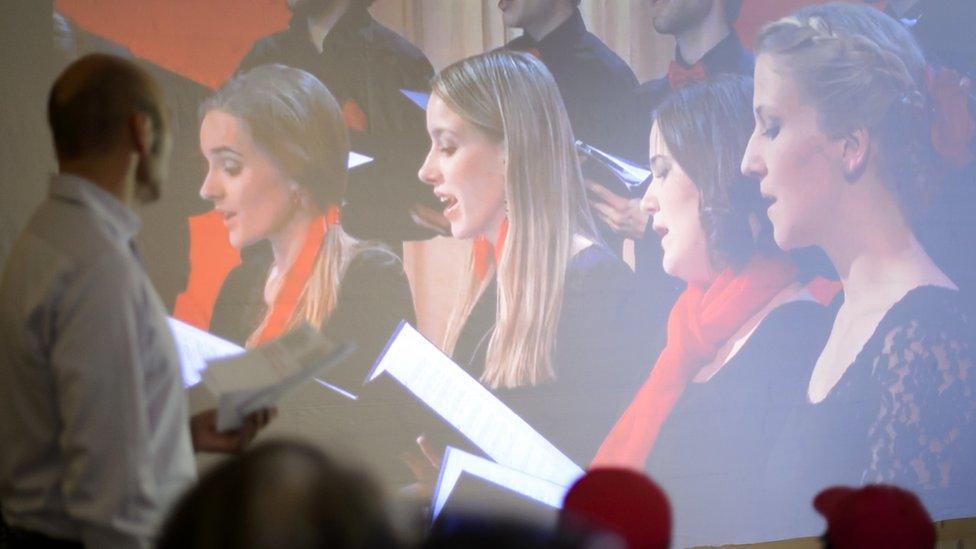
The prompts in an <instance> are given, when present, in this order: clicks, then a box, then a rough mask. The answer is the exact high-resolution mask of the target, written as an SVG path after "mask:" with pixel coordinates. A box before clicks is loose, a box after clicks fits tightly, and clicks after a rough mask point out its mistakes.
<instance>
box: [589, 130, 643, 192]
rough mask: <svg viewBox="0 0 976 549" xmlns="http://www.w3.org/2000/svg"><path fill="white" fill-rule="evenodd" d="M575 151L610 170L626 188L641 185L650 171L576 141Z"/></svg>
mask: <svg viewBox="0 0 976 549" xmlns="http://www.w3.org/2000/svg"><path fill="white" fill-rule="evenodd" d="M576 149H577V150H578V151H580V152H582V153H583V154H585V155H587V156H589V157H590V158H592V159H594V160H596V161H597V162H600V163H602V164H603V165H604V166H606V167H607V168H608V169H610V170H611V171H612V172H613V173H614V175H615V176H617V177H618V178H619V179H620V180H621V181H622V182H623V183H624V184H625V185H627V186H628V187H637V186H640V185H642V184H643V183H644V182H645V181H647V178H649V177H651V171H650V170H648V169H645V168H643V167H641V166H637V165H635V164H632V163H630V162H628V161H626V160H624V159H622V158H619V157H617V156H614V155H612V154H609V153H606V152H603V151H601V150H600V149H598V148H596V147H594V146H592V145H587V144H586V143H584V142H582V141H579V140H577V141H576Z"/></svg>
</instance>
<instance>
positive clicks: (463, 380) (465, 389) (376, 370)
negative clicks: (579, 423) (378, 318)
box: [368, 322, 583, 486]
mask: <svg viewBox="0 0 976 549" xmlns="http://www.w3.org/2000/svg"><path fill="white" fill-rule="evenodd" d="M384 372H385V373H387V374H389V375H391V376H393V378H394V379H396V380H397V381H398V382H400V383H401V384H402V385H403V386H404V387H406V389H407V390H409V391H410V392H411V393H413V394H414V395H415V396H416V397H417V398H418V399H420V400H421V401H422V402H424V403H425V404H426V405H427V406H429V407H430V408H431V409H432V410H434V412H435V413H437V414H438V415H439V416H440V417H441V418H442V419H443V420H444V421H446V422H447V423H449V424H450V425H452V426H453V427H454V428H456V429H457V430H458V431H460V432H461V433H462V434H463V435H465V436H466V437H467V438H468V439H469V440H470V441H471V442H473V443H474V444H475V445H476V446H477V447H478V448H480V449H481V450H482V451H483V452H485V454H487V455H488V456H489V457H491V459H493V460H495V461H497V462H498V463H500V464H502V465H504V466H506V467H509V468H511V469H516V470H518V471H522V472H524V473H526V474H529V475H532V476H535V477H538V478H541V479H544V480H547V481H549V482H552V483H555V484H559V485H565V486H568V485H570V484H571V483H572V482H573V481H575V480H576V479H577V478H579V477H580V476H582V474H583V470H582V469H580V468H579V466H577V465H576V464H575V463H573V461H572V460H571V459H569V458H568V457H566V455H565V454H563V453H562V452H560V451H559V449H558V448H556V447H555V446H553V445H552V443H550V442H549V441H548V440H546V439H545V437H543V436H542V435H540V434H539V433H538V432H537V431H536V430H535V429H533V428H532V427H531V426H530V425H529V424H528V423H526V422H525V420H523V419H522V418H521V417H519V416H518V415H517V414H516V413H515V412H513V411H512V410H511V409H510V408H508V407H507V406H505V404H503V403H502V402H501V401H500V400H498V398H497V397H495V395H493V394H491V392H490V391H489V390H488V389H486V388H485V387H484V386H483V385H482V384H481V383H479V382H478V381H477V380H476V379H474V378H473V377H471V376H470V375H468V374H467V372H465V371H464V370H462V369H461V368H460V367H459V366H458V365H457V364H455V363H454V362H453V361H452V360H451V359H450V358H449V357H448V356H447V355H445V354H444V353H443V352H441V350H440V349H438V348H437V346H436V345H434V344H433V343H431V342H430V341H427V339H425V338H424V336H422V335H421V334H420V332H418V331H417V330H416V329H415V328H414V327H413V326H411V325H410V324H408V323H406V322H401V323H400V326H399V327H398V328H397V331H396V332H394V334H393V336H392V337H391V339H390V341H389V342H388V343H387V347H386V349H385V350H384V351H383V354H381V355H380V358H379V359H378V360H377V363H376V365H375V366H374V367H373V371H372V372H370V375H369V378H368V381H372V380H374V379H376V378H377V377H378V376H379V375H381V374H382V373H384Z"/></svg>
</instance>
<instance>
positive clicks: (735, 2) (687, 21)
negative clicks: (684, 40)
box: [651, 0, 742, 35]
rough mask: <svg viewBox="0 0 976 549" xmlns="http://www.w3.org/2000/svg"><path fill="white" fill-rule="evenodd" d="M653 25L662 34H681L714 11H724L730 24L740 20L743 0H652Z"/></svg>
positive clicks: (699, 23)
mask: <svg viewBox="0 0 976 549" xmlns="http://www.w3.org/2000/svg"><path fill="white" fill-rule="evenodd" d="M651 7H652V8H653V9H652V12H651V13H652V24H653V25H654V30H656V31H657V32H659V33H661V34H672V35H675V34H681V33H683V32H685V31H688V30H690V29H693V28H695V27H697V26H698V25H701V24H702V22H704V21H705V19H706V18H707V17H708V15H709V14H710V13H711V12H712V10H722V13H723V14H724V18H725V21H726V22H727V23H729V24H732V23H734V22H735V20H736V19H738V18H739V11H740V10H741V8H742V0H652V1H651Z"/></svg>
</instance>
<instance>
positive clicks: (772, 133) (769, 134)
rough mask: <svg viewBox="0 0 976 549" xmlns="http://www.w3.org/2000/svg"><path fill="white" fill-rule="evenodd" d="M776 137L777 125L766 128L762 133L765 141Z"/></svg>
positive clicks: (777, 132) (777, 133)
mask: <svg viewBox="0 0 976 549" xmlns="http://www.w3.org/2000/svg"><path fill="white" fill-rule="evenodd" d="M777 135H779V125H778V124H777V125H772V126H769V127H767V128H766V130H765V131H763V136H764V137H765V138H766V139H775V138H776V136H777Z"/></svg>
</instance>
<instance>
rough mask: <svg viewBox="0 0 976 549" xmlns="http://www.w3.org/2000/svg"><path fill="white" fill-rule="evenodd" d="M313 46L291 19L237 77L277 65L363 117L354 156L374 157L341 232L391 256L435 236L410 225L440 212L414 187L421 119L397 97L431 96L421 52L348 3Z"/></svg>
mask: <svg viewBox="0 0 976 549" xmlns="http://www.w3.org/2000/svg"><path fill="white" fill-rule="evenodd" d="M322 45H323V48H322V53H319V52H318V50H317V49H316V48H315V46H314V45H313V44H312V41H311V38H310V36H309V32H308V23H307V18H306V17H304V16H300V15H297V14H296V15H295V16H294V17H292V20H291V24H290V25H289V27H288V28H287V29H286V30H283V31H281V32H278V33H276V34H273V35H271V36H268V37H265V38H262V39H261V40H259V41H258V42H257V43H255V44H254V46H253V47H252V48H251V51H250V52H249V53H248V54H247V56H246V57H245V58H244V60H243V61H241V64H240V67H238V70H239V71H244V70H248V69H250V68H253V67H255V66H258V65H263V64H268V63H281V64H284V65H289V66H292V67H296V68H299V69H302V70H305V71H308V72H309V73H311V74H313V75H315V76H316V77H317V78H318V79H319V80H321V81H322V82H323V83H324V84H325V85H326V87H328V88H329V91H331V92H332V94H333V95H334V96H335V97H336V100H337V101H338V102H339V105H340V106H345V105H347V103H348V102H349V101H354V102H355V104H356V105H358V107H359V108H360V109H361V110H362V112H363V114H365V115H366V129H365V131H356V130H354V129H352V128H351V129H350V139H351V145H352V150H354V151H356V152H358V153H362V154H365V155H367V156H370V157H373V158H374V159H375V161H374V162H373V163H371V164H369V165H366V166H363V167H361V168H357V169H356V170H353V171H352V172H350V174H349V189H348V191H347V193H346V204H345V206H344V208H343V212H342V214H343V226H344V227H345V228H346V229H347V231H348V232H349V233H350V234H352V235H354V236H356V237H357V238H361V239H380V240H383V241H385V242H387V243H388V244H389V245H390V246H391V247H392V248H394V249H395V250H398V249H399V243H400V242H402V241H404V240H417V239H424V238H429V237H431V236H433V235H432V234H431V233H430V232H429V231H427V230H425V229H421V228H420V227H418V226H417V225H416V224H415V223H414V222H413V221H412V220H411V218H410V215H409V208H410V207H411V206H412V205H414V204H417V203H423V204H426V205H428V206H430V207H433V208H439V207H440V206H439V204H438V202H437V200H436V199H435V198H434V196H433V193H432V191H431V189H430V187H428V186H427V185H424V184H423V183H421V182H420V181H419V180H418V179H417V170H418V168H419V167H420V165H421V164H422V163H423V159H424V156H425V155H426V152H427V146H428V144H429V141H428V139H427V130H426V121H425V117H424V112H423V111H422V110H420V109H418V108H417V106H416V105H414V104H413V103H411V102H410V100H409V99H407V98H406V97H404V96H403V94H401V93H400V89H401V88H404V89H410V90H420V91H428V90H429V83H430V79H431V78H432V77H433V76H434V69H433V67H432V66H431V64H430V62H429V61H428V60H427V58H426V57H425V56H424V54H423V52H421V51H420V50H419V49H417V48H416V47H415V46H414V45H413V44H411V43H409V42H407V41H406V40H405V39H404V38H403V37H401V36H400V35H398V34H396V33H395V32H393V31H392V30H390V29H388V28H386V27H384V26H383V25H381V24H379V23H377V22H376V21H375V20H374V19H373V18H372V17H371V16H370V14H369V12H368V11H367V9H366V7H365V6H364V5H362V3H360V2H353V3H352V6H350V8H349V10H348V11H347V12H346V13H345V15H343V16H342V18H340V19H339V21H338V22H337V23H336V25H335V27H333V29H332V30H331V31H330V32H329V34H328V35H327V36H326V37H325V40H324V41H323V43H322Z"/></svg>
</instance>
